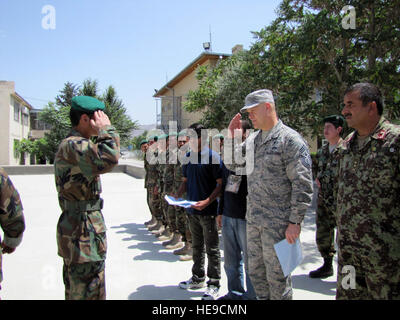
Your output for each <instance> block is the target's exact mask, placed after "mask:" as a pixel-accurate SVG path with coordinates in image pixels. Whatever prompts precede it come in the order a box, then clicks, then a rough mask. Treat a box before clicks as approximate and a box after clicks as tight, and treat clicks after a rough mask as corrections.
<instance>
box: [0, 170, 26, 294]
mask: <svg viewBox="0 0 400 320" xmlns="http://www.w3.org/2000/svg"><path fill="white" fill-rule="evenodd" d="M0 226H1V229H2V230H3V231H4V240H3V242H1V237H0V243H1V248H0V289H1V281H2V280H3V273H2V268H1V265H2V253H13V252H14V251H15V248H16V247H18V246H19V245H20V243H21V241H22V235H23V232H24V230H25V219H24V214H23V208H22V203H21V199H20V197H19V194H18V191H17V190H16V189H15V188H14V185H13V184H12V182H11V180H10V178H9V177H8V175H7V173H6V172H5V171H4V169H3V168H0Z"/></svg>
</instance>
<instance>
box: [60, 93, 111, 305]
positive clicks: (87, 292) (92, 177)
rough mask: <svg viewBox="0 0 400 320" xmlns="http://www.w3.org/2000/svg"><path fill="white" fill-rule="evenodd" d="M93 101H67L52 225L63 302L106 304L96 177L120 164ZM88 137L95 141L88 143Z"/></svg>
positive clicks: (104, 246) (104, 244)
mask: <svg viewBox="0 0 400 320" xmlns="http://www.w3.org/2000/svg"><path fill="white" fill-rule="evenodd" d="M104 107H105V106H104V103H102V102H100V101H99V100H97V99H95V98H93V97H87V96H78V97H74V98H73V99H72V103H71V111H70V119H71V124H72V127H73V129H72V131H71V132H70V134H69V135H68V137H67V138H66V139H64V140H63V141H62V142H61V144H60V146H59V148H58V151H57V153H56V156H55V161H54V169H55V182H56V188H57V192H58V199H59V205H60V208H61V211H62V214H61V216H60V218H59V220H58V224H57V245H58V254H59V256H61V257H62V258H63V260H64V267H63V279H64V284H65V299H67V300H69V299H71V300H76V299H85V300H86V299H87V300H97V299H105V298H106V293H105V278H104V265H105V259H106V251H107V242H106V226H105V223H104V217H103V215H102V213H101V209H102V207H103V201H102V199H101V198H100V193H101V181H100V174H104V173H106V172H110V171H111V170H112V168H113V167H114V166H116V165H117V164H118V160H119V135H118V133H117V132H116V130H115V128H114V127H113V126H111V123H110V121H109V119H108V117H107V115H106V114H105V113H104V112H103V111H102V110H104ZM91 137H94V138H93V140H94V141H92V140H91Z"/></svg>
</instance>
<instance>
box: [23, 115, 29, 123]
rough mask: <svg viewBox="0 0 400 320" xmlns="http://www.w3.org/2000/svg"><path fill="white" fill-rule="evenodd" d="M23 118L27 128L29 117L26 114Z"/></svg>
mask: <svg viewBox="0 0 400 320" xmlns="http://www.w3.org/2000/svg"><path fill="white" fill-rule="evenodd" d="M22 116H23V123H24V126H27V125H28V124H29V116H28V115H27V114H25V113H24V114H23V115H22Z"/></svg>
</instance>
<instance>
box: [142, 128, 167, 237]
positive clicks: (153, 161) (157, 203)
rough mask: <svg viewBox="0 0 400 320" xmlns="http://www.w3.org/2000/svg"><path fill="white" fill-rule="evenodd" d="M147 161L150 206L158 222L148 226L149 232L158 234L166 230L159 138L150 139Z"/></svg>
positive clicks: (151, 137) (152, 137)
mask: <svg viewBox="0 0 400 320" xmlns="http://www.w3.org/2000/svg"><path fill="white" fill-rule="evenodd" d="M146 159H147V161H148V162H149V173H148V178H147V188H148V190H151V192H150V206H151V210H152V212H153V213H154V216H155V218H156V222H155V223H153V224H149V225H148V230H149V231H151V232H152V233H154V234H158V233H160V232H162V231H163V230H164V225H163V221H164V217H163V213H162V209H161V195H160V192H159V186H158V184H159V181H160V164H159V163H158V136H150V137H149V149H148V150H147V152H146Z"/></svg>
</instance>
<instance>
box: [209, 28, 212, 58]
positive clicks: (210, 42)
mask: <svg viewBox="0 0 400 320" xmlns="http://www.w3.org/2000/svg"><path fill="white" fill-rule="evenodd" d="M209 29H210V52H212V41H211V24H210V25H209Z"/></svg>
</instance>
